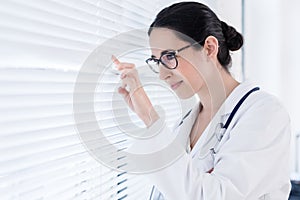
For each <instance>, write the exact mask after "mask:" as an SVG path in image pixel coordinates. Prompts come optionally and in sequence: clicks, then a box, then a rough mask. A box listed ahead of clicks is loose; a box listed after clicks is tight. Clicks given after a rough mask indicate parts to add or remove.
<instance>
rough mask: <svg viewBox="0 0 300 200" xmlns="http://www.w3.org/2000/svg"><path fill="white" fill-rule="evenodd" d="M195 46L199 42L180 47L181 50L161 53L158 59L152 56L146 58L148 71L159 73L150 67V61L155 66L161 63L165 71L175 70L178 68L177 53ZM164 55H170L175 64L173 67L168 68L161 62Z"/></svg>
mask: <svg viewBox="0 0 300 200" xmlns="http://www.w3.org/2000/svg"><path fill="white" fill-rule="evenodd" d="M196 44H200V42H195V43H192V44H189V45H187V46H184V47H182V48H180V49H177V50H170V51H165V52H163V53H162V54H161V55H160V57H159V59H157V58H155V57H154V56H152V57H151V58H148V59H147V60H146V63H147V64H148V66H149V67H150V69H151V70H152V71H153V72H154V73H159V72H158V71H156V70H155V69H154V68H153V67H152V65H151V64H149V62H150V61H154V62H155V63H156V64H157V65H159V63H161V64H162V65H163V66H164V67H166V68H167V69H171V70H172V69H176V68H177V67H178V60H177V54H178V53H179V52H181V51H183V50H185V49H187V48H189V47H191V46H194V45H196ZM165 55H170V56H172V57H174V59H175V63H176V64H175V66H174V67H169V66H168V65H167V64H165V63H164V62H163V61H162V60H161V58H162V57H163V56H165Z"/></svg>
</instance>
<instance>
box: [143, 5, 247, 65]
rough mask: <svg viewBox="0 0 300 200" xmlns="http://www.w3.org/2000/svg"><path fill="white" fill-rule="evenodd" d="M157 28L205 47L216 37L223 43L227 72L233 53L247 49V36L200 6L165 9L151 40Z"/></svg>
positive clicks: (221, 55)
mask: <svg viewBox="0 0 300 200" xmlns="http://www.w3.org/2000/svg"><path fill="white" fill-rule="evenodd" d="M156 27H157V28H169V29H172V30H175V32H176V33H177V34H176V35H177V36H179V37H180V38H181V39H183V40H185V41H188V42H191V39H193V40H194V41H197V42H199V41H200V42H199V44H200V45H201V46H203V45H204V42H205V39H206V38H207V37H208V36H214V37H216V38H217V40H218V42H219V52H218V55H217V57H218V60H219V62H220V64H221V65H222V66H223V67H224V68H225V69H226V70H227V71H228V67H230V66H231V62H232V61H231V56H230V54H229V50H230V51H236V50H238V49H240V48H241V47H242V45H243V36H242V35H241V34H240V33H238V32H237V31H236V30H235V28H233V27H232V26H229V25H227V24H226V23H225V22H223V21H221V20H219V18H218V17H217V15H216V14H215V13H214V12H213V11H212V10H211V9H210V8H209V7H207V6H206V5H204V4H201V3H198V2H181V3H175V4H173V5H171V6H169V7H166V8H164V9H163V10H161V11H160V12H159V13H158V14H157V16H156V18H155V20H154V22H153V23H152V24H151V25H150V28H149V31H148V35H149V36H150V34H151V31H152V30H153V28H156ZM178 32H179V33H180V34H178ZM183 35H185V37H183ZM188 37H190V38H191V39H188Z"/></svg>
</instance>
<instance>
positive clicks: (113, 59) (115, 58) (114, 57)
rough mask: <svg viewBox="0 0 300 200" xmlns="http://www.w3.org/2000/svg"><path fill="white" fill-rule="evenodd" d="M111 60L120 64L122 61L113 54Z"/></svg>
mask: <svg viewBox="0 0 300 200" xmlns="http://www.w3.org/2000/svg"><path fill="white" fill-rule="evenodd" d="M111 60H112V61H113V63H114V64H115V65H119V64H120V63H121V62H120V61H119V60H118V58H117V57H116V56H115V55H112V56H111Z"/></svg>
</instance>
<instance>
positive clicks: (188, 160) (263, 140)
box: [133, 82, 291, 200]
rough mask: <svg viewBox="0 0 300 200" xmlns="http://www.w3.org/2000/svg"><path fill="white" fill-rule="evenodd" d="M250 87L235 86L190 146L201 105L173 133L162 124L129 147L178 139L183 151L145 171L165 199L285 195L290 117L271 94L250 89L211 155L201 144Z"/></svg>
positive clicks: (155, 146)
mask: <svg viewBox="0 0 300 200" xmlns="http://www.w3.org/2000/svg"><path fill="white" fill-rule="evenodd" d="M253 87H254V85H253V84H251V83H249V82H244V83H241V84H240V85H239V86H238V87H237V88H235V89H234V91H233V92H232V93H231V94H230V96H229V97H228V98H227V99H226V100H225V102H224V103H223V105H222V107H221V108H220V110H219V112H218V113H217V114H216V115H215V117H214V118H213V120H212V122H210V124H209V125H208V127H207V128H206V129H205V131H204V132H203V134H202V135H201V137H200V139H199V140H198V142H197V143H196V145H195V146H194V148H193V149H192V150H190V143H189V142H190V140H189V134H190V131H191V128H192V125H193V123H194V121H195V119H196V116H197V113H198V112H199V110H198V109H199V105H196V106H195V107H194V108H193V110H192V111H191V113H190V114H189V115H188V116H187V117H186V118H185V119H184V120H183V123H181V125H180V126H178V127H176V126H175V129H174V130H173V131H171V130H169V129H168V128H167V127H166V126H165V127H164V128H163V129H162V130H161V131H160V133H159V134H158V135H156V136H155V137H153V138H151V139H149V140H143V141H138V142H136V143H135V145H133V146H134V148H133V149H135V150H137V149H139V150H138V151H139V152H142V153H149V152H153V151H156V150H160V149H163V148H166V147H168V144H167V142H168V141H171V140H173V138H172V136H174V135H176V137H177V138H179V139H180V140H179V141H180V142H181V145H182V147H183V152H182V154H180V156H178V158H176V159H174V161H172V162H170V165H168V166H166V167H164V168H162V169H160V170H154V171H153V172H152V173H145V176H147V177H148V178H149V179H150V181H151V182H152V183H153V184H154V185H155V187H156V188H158V189H159V190H160V191H161V193H162V194H163V195H164V197H165V199H167V200H243V199H246V200H257V199H258V200H286V199H288V195H289V191H290V180H289V176H290V172H289V152H290V136H291V131H290V119H289V116H288V114H287V112H286V111H285V109H284V108H283V107H282V105H281V104H280V103H279V102H278V100H277V99H276V98H275V97H273V96H272V95H270V94H267V93H265V92H263V91H261V90H259V91H256V92H254V93H252V94H251V95H250V96H249V97H248V98H247V99H246V100H245V102H244V103H243V104H242V105H241V107H240V108H239V110H238V111H237V113H236V114H235V116H234V118H233V120H232V121H231V123H230V125H229V127H228V129H227V130H226V131H225V133H224V136H223V138H222V140H221V142H220V143H219V144H218V145H217V146H211V147H215V149H214V150H215V154H212V153H208V154H206V153H204V154H203V149H206V150H204V151H206V152H211V151H209V149H210V148H211V147H207V146H205V144H206V143H207V141H208V139H209V138H210V137H211V136H213V137H216V136H214V135H215V132H216V130H217V129H216V128H215V127H216V126H217V125H218V123H225V121H226V120H227V118H228V116H229V114H230V112H231V111H232V110H233V108H234V106H235V105H236V104H237V102H238V101H239V100H240V98H241V97H242V96H243V95H244V94H246V93H247V92H248V91H249V90H251V89H252V88H253ZM150 130H151V127H150ZM176 150H177V149H176ZM176 150H175V148H174V151H176ZM200 152H201V153H200ZM203 155H207V156H206V157H205V158H203ZM162 157H163V155H162ZM200 157H201V158H200ZM160 159H164V158H159V157H157V160H158V161H157V162H159V160H160ZM211 169H213V171H212V172H211V173H208V171H209V170H211Z"/></svg>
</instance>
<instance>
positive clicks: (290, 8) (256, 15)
mask: <svg viewBox="0 0 300 200" xmlns="http://www.w3.org/2000/svg"><path fill="white" fill-rule="evenodd" d="M299 10H300V1H297V0H251V1H246V2H245V68H246V78H249V79H251V80H254V81H256V82H258V83H259V84H260V85H261V87H262V88H263V89H265V90H267V91H269V92H271V93H272V94H274V95H276V96H277V97H279V99H280V100H281V101H282V102H283V104H284V106H285V107H286V108H287V110H288V112H289V113H290V116H291V121H292V131H293V134H294V135H295V133H297V132H299V131H300V123H299V122H300V106H299V104H298V102H300V92H299V86H300V67H299V63H298V60H297V58H298V57H299V56H298V54H299V53H298V52H299V47H300V38H299V36H300V23H299V22H298V19H300V12H299ZM274 128H276V127H274ZM292 142H293V145H294V144H295V143H294V142H295V141H292ZM292 152H293V153H294V146H293V147H292ZM294 156H295V155H294V154H293V157H292V166H293V170H295V168H294V167H295V161H294V160H295V157H294Z"/></svg>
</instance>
